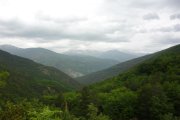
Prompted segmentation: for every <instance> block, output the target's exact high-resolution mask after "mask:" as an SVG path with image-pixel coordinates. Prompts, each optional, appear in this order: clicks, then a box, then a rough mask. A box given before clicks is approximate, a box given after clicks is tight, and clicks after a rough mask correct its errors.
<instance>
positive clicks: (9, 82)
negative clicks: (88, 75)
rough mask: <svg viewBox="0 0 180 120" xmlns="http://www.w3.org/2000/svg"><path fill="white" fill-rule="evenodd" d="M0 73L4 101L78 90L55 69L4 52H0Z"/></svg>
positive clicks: (69, 79)
mask: <svg viewBox="0 0 180 120" xmlns="http://www.w3.org/2000/svg"><path fill="white" fill-rule="evenodd" d="M0 71H2V72H1V73H0V93H1V95H2V96H3V98H4V99H5V98H6V99H18V98H19V97H28V98H31V97H37V96H41V95H43V94H56V93H59V92H62V91H71V90H75V89H78V88H80V85H79V83H77V82H76V81H75V80H73V79H72V78H71V77H69V76H68V75H66V74H64V73H63V72H61V71H59V70H57V69H55V68H52V67H47V66H43V65H41V64H37V63H35V62H33V61H31V60H28V59H24V58H21V57H18V56H14V55H11V54H9V53H7V52H4V51H0ZM3 71H7V72H3ZM7 76H9V77H8V79H6V78H7ZM5 79H6V80H5Z"/></svg>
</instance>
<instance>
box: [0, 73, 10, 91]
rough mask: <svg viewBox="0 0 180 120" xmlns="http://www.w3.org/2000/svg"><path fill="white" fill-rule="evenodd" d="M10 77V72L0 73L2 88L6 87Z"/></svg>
mask: <svg viewBox="0 0 180 120" xmlns="http://www.w3.org/2000/svg"><path fill="white" fill-rule="evenodd" d="M8 77H9V73H8V72H0V88H3V87H5V85H6V79H7V78H8Z"/></svg>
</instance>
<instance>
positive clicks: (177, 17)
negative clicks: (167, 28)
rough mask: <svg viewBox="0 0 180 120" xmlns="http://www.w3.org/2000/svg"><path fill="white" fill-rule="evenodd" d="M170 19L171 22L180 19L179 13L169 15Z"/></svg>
mask: <svg viewBox="0 0 180 120" xmlns="http://www.w3.org/2000/svg"><path fill="white" fill-rule="evenodd" d="M170 19H171V20H175V19H180V13H177V14H173V15H171V16H170Z"/></svg>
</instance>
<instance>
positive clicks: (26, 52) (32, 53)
mask: <svg viewBox="0 0 180 120" xmlns="http://www.w3.org/2000/svg"><path fill="white" fill-rule="evenodd" d="M0 49H2V50H4V51H7V52H9V53H11V54H14V55H18V56H21V57H24V58H28V59H31V60H33V61H35V62H37V63H41V64H43V65H47V66H52V67H55V68H57V69H59V70H61V71H63V72H65V73H66V74H68V75H70V76H71V77H80V76H84V75H86V74H90V73H92V72H96V71H99V70H102V69H105V68H108V67H110V66H113V65H115V64H117V63H118V61H117V60H112V59H105V58H98V57H92V56H87V55H65V54H60V53H56V52H53V51H50V50H48V49H44V48H27V49H22V48H17V47H15V46H11V45H1V46H0Z"/></svg>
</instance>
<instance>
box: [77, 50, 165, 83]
mask: <svg viewBox="0 0 180 120" xmlns="http://www.w3.org/2000/svg"><path fill="white" fill-rule="evenodd" d="M162 52H163V51H160V52H157V53H155V54H150V55H146V56H143V57H139V58H135V59H133V60H129V61H126V62H122V63H120V64H117V65H115V66H112V67H110V68H108V69H104V70H101V71H98V72H94V73H91V74H89V75H86V76H83V77H78V78H76V80H77V81H79V82H80V83H82V84H86V85H88V84H93V83H96V82H100V81H103V80H105V79H108V78H112V77H114V76H117V75H118V74H120V73H122V72H124V71H127V70H128V69H130V68H132V67H134V66H136V65H138V64H139V63H142V62H143V61H145V60H147V59H150V58H152V57H153V56H154V57H155V56H157V55H158V54H160V53H162Z"/></svg>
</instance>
